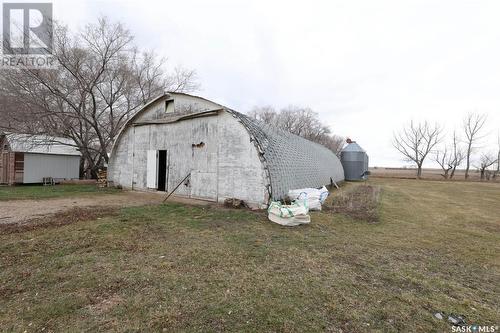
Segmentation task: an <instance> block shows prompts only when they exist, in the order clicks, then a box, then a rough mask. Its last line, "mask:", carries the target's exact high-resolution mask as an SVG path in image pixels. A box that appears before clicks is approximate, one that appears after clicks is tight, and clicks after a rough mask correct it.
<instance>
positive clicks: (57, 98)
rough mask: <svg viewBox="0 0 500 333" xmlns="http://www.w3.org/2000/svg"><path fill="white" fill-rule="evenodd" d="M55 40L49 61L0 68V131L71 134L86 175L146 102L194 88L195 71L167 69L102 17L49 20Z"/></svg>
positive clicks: (105, 158) (120, 27)
mask: <svg viewBox="0 0 500 333" xmlns="http://www.w3.org/2000/svg"><path fill="white" fill-rule="evenodd" d="M53 44H54V45H53V57H54V63H55V66H54V68H50V69H31V68H19V69H2V70H1V72H0V107H1V112H0V130H3V131H10V132H17V133H25V134H33V135H36V134H44V135H48V136H49V137H52V138H56V137H64V138H70V139H72V140H73V141H74V145H75V146H76V148H78V150H79V151H80V152H81V154H82V163H81V172H82V174H83V175H84V176H86V177H88V178H90V177H95V175H96V172H97V170H98V169H99V168H100V167H102V166H103V165H104V164H105V163H107V162H108V158H109V157H108V152H109V151H110V148H111V145H112V143H113V141H114V139H115V138H116V136H117V134H118V132H119V130H120V129H121V127H122V126H123V124H124V123H125V122H126V121H127V120H128V119H130V117H131V116H133V115H134V114H135V113H136V112H137V111H138V110H139V109H140V108H141V107H142V106H143V105H144V104H145V103H147V102H148V101H149V100H151V99H152V98H154V97H156V96H158V95H159V94H161V93H164V92H165V91H171V92H190V91H194V90H196V89H197V88H198V82H197V78H196V73H195V71H193V70H188V69H183V68H181V67H177V68H174V69H172V70H167V67H166V65H167V64H166V61H165V59H164V58H161V57H159V56H157V55H156V54H155V53H154V52H151V51H146V52H140V51H139V50H138V48H137V46H136V45H135V44H134V42H133V36H132V34H131V32H130V31H129V30H128V29H127V28H126V27H125V26H124V25H123V24H121V23H117V22H111V21H109V20H108V19H107V18H105V17H101V18H99V19H98V20H97V22H95V23H91V24H88V25H86V26H85V27H84V28H83V29H81V30H79V31H71V30H69V29H68V28H67V27H66V26H64V25H62V24H59V23H57V22H54V23H53ZM54 141H56V140H55V139H54Z"/></svg>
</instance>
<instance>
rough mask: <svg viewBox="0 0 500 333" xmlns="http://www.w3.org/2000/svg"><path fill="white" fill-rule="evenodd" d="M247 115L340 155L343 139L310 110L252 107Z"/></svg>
mask: <svg viewBox="0 0 500 333" xmlns="http://www.w3.org/2000/svg"><path fill="white" fill-rule="evenodd" d="M248 115H249V116H250V117H252V118H254V119H257V120H260V121H262V122H265V123H266V124H270V125H273V126H275V127H277V128H279V129H281V130H284V131H288V132H290V133H292V134H295V135H298V136H301V137H303V138H305V139H308V140H311V141H313V142H316V143H319V144H321V145H324V146H325V147H327V148H328V149H330V150H332V151H333V152H334V153H335V154H338V153H340V150H341V149H342V147H343V145H344V138H342V137H339V136H338V135H334V134H332V131H331V129H330V127H329V126H327V125H324V124H323V123H322V122H321V120H320V119H319V117H318V114H317V113H316V112H314V111H313V110H312V109H311V108H307V107H305V108H304V107H298V106H294V105H290V106H287V107H285V108H283V109H281V110H280V111H276V109H275V108H274V107H272V106H269V105H267V106H262V107H254V108H253V109H252V110H251V111H250V112H249V113H248Z"/></svg>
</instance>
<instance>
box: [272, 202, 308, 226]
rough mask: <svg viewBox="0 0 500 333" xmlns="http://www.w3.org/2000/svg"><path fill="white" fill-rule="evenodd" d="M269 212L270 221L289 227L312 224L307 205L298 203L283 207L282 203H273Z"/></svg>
mask: <svg viewBox="0 0 500 333" xmlns="http://www.w3.org/2000/svg"><path fill="white" fill-rule="evenodd" d="M267 212H268V218H269V220H271V221H273V222H275V223H278V224H281V225H284V226H287V227H292V226H296V225H299V224H306V223H309V222H311V217H310V216H309V214H307V213H308V209H307V206H306V204H305V203H299V202H298V201H296V202H294V203H292V204H291V205H283V204H281V203H280V202H277V201H273V202H271V204H270V205H269V208H268V209H267Z"/></svg>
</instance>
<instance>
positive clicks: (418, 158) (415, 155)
mask: <svg viewBox="0 0 500 333" xmlns="http://www.w3.org/2000/svg"><path fill="white" fill-rule="evenodd" d="M441 132H442V129H441V127H440V126H439V125H438V124H435V125H429V123H428V122H427V121H426V122H423V123H418V124H415V123H414V122H413V121H411V122H410V124H409V125H408V126H407V127H405V128H403V129H402V130H401V131H400V132H398V133H394V138H393V146H394V148H396V150H397V151H399V152H400V153H401V154H402V155H403V156H404V159H405V160H406V161H408V162H413V163H415V165H416V167H417V178H419V179H420V178H421V177H422V165H423V164H424V161H425V159H426V158H427V156H428V155H429V154H430V153H431V152H432V150H433V149H434V147H436V145H437V144H438V143H439V142H440V141H441Z"/></svg>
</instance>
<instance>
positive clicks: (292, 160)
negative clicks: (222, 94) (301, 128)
mask: <svg viewBox="0 0 500 333" xmlns="http://www.w3.org/2000/svg"><path fill="white" fill-rule="evenodd" d="M228 111H229V112H230V113H231V114H233V115H234V116H235V117H236V118H237V119H238V120H239V121H240V122H241V123H242V124H243V125H244V126H245V127H246V128H247V130H248V132H249V133H250V136H251V137H252V139H253V140H255V142H256V144H257V146H258V147H259V150H260V151H261V153H262V156H263V157H264V159H265V161H266V167H267V169H268V171H269V176H270V177H269V178H270V181H271V189H272V190H271V192H272V193H271V194H272V198H273V199H282V198H284V197H285V196H286V195H287V194H288V191H289V190H292V189H299V188H306V187H320V186H323V185H328V184H330V181H331V180H333V181H335V182H339V181H342V180H344V169H343V167H342V164H341V163H340V160H339V158H338V157H337V156H336V155H335V154H334V153H333V152H332V151H331V150H329V149H328V148H326V147H325V146H322V145H320V144H318V143H315V142H312V141H309V140H307V139H304V138H302V137H300V136H298V135H294V134H292V133H290V132H287V131H283V130H280V129H278V128H276V127H274V126H272V125H269V124H266V123H264V122H262V121H258V120H255V119H253V118H250V117H248V116H246V115H244V114H242V113H239V112H236V111H233V110H229V109H228Z"/></svg>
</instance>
